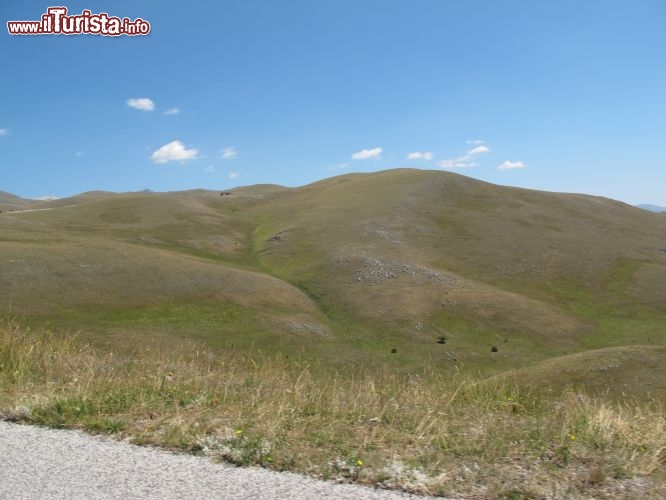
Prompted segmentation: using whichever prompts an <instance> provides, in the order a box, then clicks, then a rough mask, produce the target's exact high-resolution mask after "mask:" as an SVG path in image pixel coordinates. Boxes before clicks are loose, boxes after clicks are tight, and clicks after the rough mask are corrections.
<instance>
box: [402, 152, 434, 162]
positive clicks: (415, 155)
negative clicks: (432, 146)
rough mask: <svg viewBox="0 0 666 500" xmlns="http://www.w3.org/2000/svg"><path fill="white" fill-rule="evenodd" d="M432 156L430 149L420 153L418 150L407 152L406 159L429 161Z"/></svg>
mask: <svg viewBox="0 0 666 500" xmlns="http://www.w3.org/2000/svg"><path fill="white" fill-rule="evenodd" d="M432 156H433V154H432V153H431V152H430V151H428V152H426V153H421V152H419V151H414V152H413V153H409V154H408V155H407V159H408V160H428V161H430V160H432Z"/></svg>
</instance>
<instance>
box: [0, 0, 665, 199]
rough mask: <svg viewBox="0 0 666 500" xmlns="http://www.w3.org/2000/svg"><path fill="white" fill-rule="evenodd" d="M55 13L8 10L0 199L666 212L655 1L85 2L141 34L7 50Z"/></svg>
mask: <svg viewBox="0 0 666 500" xmlns="http://www.w3.org/2000/svg"><path fill="white" fill-rule="evenodd" d="M51 5H52V4H51V3H44V2H38V1H20V0H3V1H2V3H1V4H0V18H2V25H3V33H2V34H0V51H1V52H0V53H1V54H2V62H3V69H2V73H1V75H2V76H1V77H0V78H1V79H2V92H1V93H0V190H4V191H9V192H13V193H16V194H19V195H21V196H24V197H38V196H44V195H56V196H60V197H63V196H68V195H73V194H76V193H79V192H82V191H87V190H94V189H104V190H111V191H135V190H141V189H145V188H149V189H153V190H158V191H166V190H179V189H190V188H197V187H204V188H211V189H224V188H230V187H233V186H237V185H247V184H256V183H278V184H283V185H288V186H297V185H302V184H305V183H308V182H312V181H315V180H318V179H322V178H325V177H329V176H332V175H338V174H343V173H348V172H370V171H376V170H382V169H387V168H395V167H415V168H425V169H442V170H447V171H454V172H457V173H461V174H463V175H468V176H471V177H474V178H478V179H482V180H486V181H489V182H493V183H498V184H504V185H513V186H520V187H527V188H534V189H542V190H548V191H567V192H583V193H590V194H598V195H603V196H608V197H611V198H615V199H619V200H622V201H625V202H628V203H643V202H645V203H657V204H661V205H664V206H666V189H665V188H666V147H665V146H666V63H665V62H664V61H665V60H664V57H665V56H664V54H666V2H664V1H663V0H623V1H617V0H586V1H580V0H558V1H553V2H537V1H532V0H521V1H518V0H504V1H495V0H485V1H480V0H476V1H475V0H465V1H462V0H460V1H453V0H353V1H348V0H242V1H240V0H237V1H224V0H219V1H199V2H189V3H188V2H175V1H170V0H153V1H148V0H132V1H126V0H114V1H98V0H90V1H88V2H81V1H71V2H66V3H64V5H65V6H66V7H67V8H68V9H69V13H70V14H74V13H76V14H78V13H81V11H82V10H84V9H89V10H91V11H92V13H93V14H99V13H101V12H106V13H108V14H109V15H114V16H118V17H121V18H122V17H128V18H130V19H132V20H133V19H136V18H142V19H144V20H146V21H148V22H149V23H150V24H151V32H150V34H149V35H147V36H137V37H129V36H121V37H104V36H95V35H76V36H64V35H59V36H55V35H43V36H12V35H9V34H8V33H7V29H6V26H5V23H6V22H7V21H10V20H39V19H40V18H41V16H42V14H44V13H45V12H46V10H47V8H48V7H49V6H51ZM417 153H418V154H417ZM500 167H503V168H500Z"/></svg>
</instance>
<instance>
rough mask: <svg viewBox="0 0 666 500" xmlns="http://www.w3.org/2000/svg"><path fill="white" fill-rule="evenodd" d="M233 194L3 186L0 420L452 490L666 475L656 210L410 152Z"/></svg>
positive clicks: (663, 249)
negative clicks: (386, 163)
mask: <svg viewBox="0 0 666 500" xmlns="http://www.w3.org/2000/svg"><path fill="white" fill-rule="evenodd" d="M225 193H226V192H225ZM230 193H231V194H230V195H226V194H225V195H224V196H221V194H220V192H213V191H206V190H193V191H185V192H171V193H152V192H140V193H105V192H90V193H83V194H81V195H78V196H75V197H72V198H67V199H61V200H52V201H41V202H37V201H27V200H21V199H17V198H15V197H11V196H7V195H4V194H3V195H2V196H0V209H2V210H3V212H2V213H0V310H1V311H2V312H3V314H4V315H5V316H7V317H8V318H10V319H11V318H15V319H14V320H10V321H9V322H6V324H5V325H0V418H8V419H11V420H20V421H26V422H33V423H39V424H46V425H51V426H55V427H78V428H84V429H86V430H88V431H91V432H104V433H121V434H122V435H124V436H126V437H129V438H131V439H132V440H134V441H135V442H138V443H150V444H159V445H162V446H167V447H170V448H176V449H181V450H186V451H188V452H196V453H209V454H212V455H214V456H216V457H218V458H220V459H222V460H225V461H228V462H232V463H236V464H239V465H247V464H255V465H261V466H264V467H270V468H274V469H277V470H285V469H287V470H294V471H299V472H305V473H308V474H314V475H316V476H319V477H329V478H331V477H333V478H337V479H343V480H350V481H359V482H366V483H371V484H378V485H381V486H384V487H394V488H401V489H405V490H408V491H413V492H417V493H436V494H442V495H445V496H449V497H450V496H461V497H464V498H480V497H483V498H545V497H555V498H625V497H626V498H663V497H664V495H665V494H666V468H665V467H664V465H665V464H666V458H665V453H666V441H665V440H664V436H666V432H665V431H664V430H665V426H666V422H665V421H664V417H663V415H664V412H663V401H664V397H666V369H665V368H664V367H666V218H664V217H663V214H656V213H651V212H648V211H645V210H642V209H639V208H635V207H631V206H628V205H625V204H623V203H619V202H616V201H613V200H608V199H604V198H598V197H592V196H585V195H579V194H558V193H546V192H537V191H530V190H524V189H516V188H509V187H502V186H495V185H491V184H488V183H484V182H480V181H476V180H473V179H470V178H467V177H463V176H460V175H456V174H452V173H444V172H439V171H421V170H406V169H403V170H391V171H384V172H378V173H373V174H351V175H344V176H340V177H334V178H331V179H326V180H324V181H320V182H317V183H314V184H310V185H308V186H303V187H300V188H285V187H281V186H274V185H258V186H249V187H243V188H237V189H234V190H232V191H230ZM2 203H5V204H13V205H12V206H14V207H16V208H15V209H14V211H13V212H12V211H7V210H5V209H4V208H3V207H6V206H9V205H2Z"/></svg>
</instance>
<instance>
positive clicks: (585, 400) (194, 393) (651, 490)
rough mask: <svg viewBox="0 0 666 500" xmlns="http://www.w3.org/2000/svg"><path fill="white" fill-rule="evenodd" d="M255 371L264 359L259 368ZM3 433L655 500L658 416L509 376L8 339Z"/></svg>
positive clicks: (410, 482) (472, 488)
mask: <svg viewBox="0 0 666 500" xmlns="http://www.w3.org/2000/svg"><path fill="white" fill-rule="evenodd" d="M259 359H260V360H259ZM0 412H1V415H2V416H3V417H4V418H5V419H8V420H15V421H23V422H28V423H37V424H44V425H48V426H54V427H68V428H70V427H71V428H83V429H86V430H88V431H91V432H103V433H111V434H120V435H122V436H129V437H131V439H132V440H133V441H134V442H136V443H140V444H154V445H160V446H165V447H169V448H176V449H181V450H186V451H189V452H197V453H204V454H209V455H212V456H214V457H217V458H219V459H220V460H224V461H228V462H232V463H235V464H239V465H249V464H255V465H261V466H264V467H269V468H273V469H277V470H285V469H288V470H293V471H299V472H305V473H308V474H313V475H316V476H320V477H326V478H337V479H345V480H351V481H357V482H361V483H368V484H377V485H380V486H383V487H391V488H400V489H404V490H408V491H413V492H417V493H430V494H444V495H465V496H491V497H506V498H530V497H534V498H540V497H545V496H555V497H588V496H596V497H604V496H608V497H613V496H627V495H628V496H630V497H631V496H636V497H641V498H647V497H654V498H658V497H659V496H661V495H664V494H665V493H666V489H665V487H664V484H665V483H664V466H665V463H666V451H665V450H666V422H665V420H664V413H663V407H662V406H661V405H660V404H659V403H657V402H652V403H640V404H639V403H635V404H631V403H630V402H628V401H625V402H623V403H610V402H607V401H604V400H602V399H594V398H590V397H588V396H586V395H585V394H582V393H579V392H576V391H565V392H564V393H563V394H562V395H560V396H557V397H552V396H549V397H548V399H544V398H542V397H540V395H539V394H538V393H535V392H528V391H524V390H522V389H521V388H520V387H519V386H518V385H515V384H512V383H509V382H503V381H501V380H500V379H494V380H492V381H489V380H485V381H484V380H474V379H471V378H468V377H462V376H454V377H452V378H446V377H444V376H443V375H441V374H438V372H437V371H435V370H430V369H428V367H425V368H424V369H423V370H422V371H421V372H419V373H414V374H411V375H395V374H392V373H390V372H389V371H388V370H382V371H377V372H372V371H364V370H363V369H359V368H357V367H356V368H354V367H350V369H349V371H348V372H338V373H330V374H326V373H325V372H324V371H323V370H320V369H318V368H317V367H313V366H311V365H310V364H309V363H307V362H305V361H303V360H294V359H286V358H285V357H283V356H281V355H279V354H276V355H274V356H273V357H268V358H266V357H261V358H258V359H252V358H250V357H247V356H234V355H231V354H229V355H226V354H225V353H224V352H222V353H218V352H215V353H213V352H209V351H206V350H202V349H198V348H197V346H196V345H193V344H192V345H186V346H180V349H179V350H178V352H177V353H174V351H173V350H172V349H164V348H155V347H153V348H145V349H143V350H139V351H132V350H127V351H122V350H116V351H104V352H101V351H98V350H95V349H93V348H92V347H90V346H89V345H86V344H84V343H82V342H80V341H78V340H77V339H76V338H75V337H73V336H67V335H65V336H62V335H57V334H54V333H53V332H49V331H36V332H32V331H29V330H27V329H25V328H21V327H19V326H17V325H16V324H14V323H8V324H6V325H4V326H3V327H1V328H0Z"/></svg>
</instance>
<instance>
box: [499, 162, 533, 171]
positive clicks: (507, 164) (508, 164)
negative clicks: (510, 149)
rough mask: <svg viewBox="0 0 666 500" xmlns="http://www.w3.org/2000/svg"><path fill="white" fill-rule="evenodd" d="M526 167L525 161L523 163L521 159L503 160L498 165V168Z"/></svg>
mask: <svg viewBox="0 0 666 500" xmlns="http://www.w3.org/2000/svg"><path fill="white" fill-rule="evenodd" d="M525 167H527V164H526V163H523V162H522V161H509V160H507V161H505V162H504V163H502V164H501V165H500V166H499V167H497V168H499V169H500V170H511V169H513V168H525Z"/></svg>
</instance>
